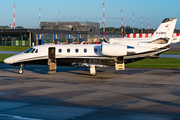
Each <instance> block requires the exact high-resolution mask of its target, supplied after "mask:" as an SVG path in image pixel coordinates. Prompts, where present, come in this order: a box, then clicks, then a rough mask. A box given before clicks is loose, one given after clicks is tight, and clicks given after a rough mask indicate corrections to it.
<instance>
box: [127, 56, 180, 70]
mask: <svg viewBox="0 0 180 120" xmlns="http://www.w3.org/2000/svg"><path fill="white" fill-rule="evenodd" d="M125 66H126V67H128V68H154V69H180V59H179V58H159V59H143V60H140V61H136V62H133V63H129V64H126V65H125Z"/></svg>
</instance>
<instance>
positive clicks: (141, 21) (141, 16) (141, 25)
mask: <svg viewBox="0 0 180 120" xmlns="http://www.w3.org/2000/svg"><path fill="white" fill-rule="evenodd" d="M141 33H143V19H142V16H141Z"/></svg>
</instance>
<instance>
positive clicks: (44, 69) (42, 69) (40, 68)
mask: <svg viewBox="0 0 180 120" xmlns="http://www.w3.org/2000/svg"><path fill="white" fill-rule="evenodd" d="M0 69H1V70H3V71H7V72H10V73H17V74H18V69H19V66H9V65H6V64H0ZM26 71H31V72H33V73H38V74H48V66H45V65H27V66H25V68H24V72H26ZM81 71H83V72H81ZM107 71H108V72H109V71H110V72H111V73H114V74H127V75H132V74H136V73H143V72H147V71H149V70H142V69H129V68H127V69H126V70H120V71H116V70H115V69H114V68H113V67H108V68H97V74H100V73H104V72H107ZM59 72H67V73H72V74H77V75H89V68H76V67H67V66H57V69H56V73H59Z"/></svg>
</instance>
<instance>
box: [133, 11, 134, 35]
mask: <svg viewBox="0 0 180 120" xmlns="http://www.w3.org/2000/svg"><path fill="white" fill-rule="evenodd" d="M133 33H134V13H133Z"/></svg>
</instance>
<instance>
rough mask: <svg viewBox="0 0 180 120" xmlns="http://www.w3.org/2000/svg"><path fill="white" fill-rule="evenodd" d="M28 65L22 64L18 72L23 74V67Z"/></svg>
mask: <svg viewBox="0 0 180 120" xmlns="http://www.w3.org/2000/svg"><path fill="white" fill-rule="evenodd" d="M25 66H26V65H24V64H20V69H19V70H18V73H19V74H23V68H24V67H25Z"/></svg>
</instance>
